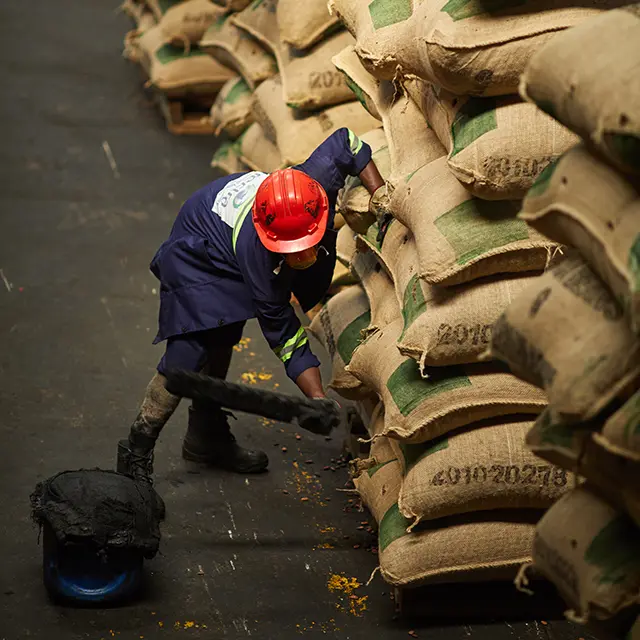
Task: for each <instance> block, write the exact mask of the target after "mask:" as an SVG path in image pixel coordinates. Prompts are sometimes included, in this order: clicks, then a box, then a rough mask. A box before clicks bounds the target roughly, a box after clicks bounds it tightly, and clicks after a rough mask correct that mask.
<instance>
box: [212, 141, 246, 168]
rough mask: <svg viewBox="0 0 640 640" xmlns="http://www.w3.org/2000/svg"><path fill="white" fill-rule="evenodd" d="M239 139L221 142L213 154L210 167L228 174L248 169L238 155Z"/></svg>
mask: <svg viewBox="0 0 640 640" xmlns="http://www.w3.org/2000/svg"><path fill="white" fill-rule="evenodd" d="M240 142H241V141H240V140H236V141H234V142H223V143H222V144H221V145H220V146H219V147H218V150H217V151H216V152H215V153H214V154H213V158H212V159H211V167H212V168H213V169H219V170H220V171H222V172H224V173H226V174H227V175H228V174H231V173H239V172H240V171H249V167H248V166H247V165H246V164H245V163H244V162H242V159H241V156H240Z"/></svg>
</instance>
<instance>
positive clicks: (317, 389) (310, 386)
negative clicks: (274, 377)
mask: <svg viewBox="0 0 640 640" xmlns="http://www.w3.org/2000/svg"><path fill="white" fill-rule="evenodd" d="M295 382H296V384H297V385H298V387H300V390H301V391H302V393H304V395H305V396H307V398H324V397H325V395H324V389H323V388H322V378H321V377H320V369H319V368H318V367H311V368H310V369H305V370H304V371H303V372H302V373H301V374H300V375H299V376H298V377H297V378H296V380H295Z"/></svg>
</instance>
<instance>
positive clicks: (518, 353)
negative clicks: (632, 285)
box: [491, 254, 640, 422]
mask: <svg viewBox="0 0 640 640" xmlns="http://www.w3.org/2000/svg"><path fill="white" fill-rule="evenodd" d="M491 353H492V355H493V356H494V357H495V358H498V359H499V360H502V361H503V362H506V363H507V364H508V365H509V368H510V369H511V370H512V371H513V372H514V373H515V374H516V375H518V376H520V377H521V378H523V379H524V380H528V381H529V382H531V383H532V384H535V385H536V386H539V387H541V388H543V389H544V390H545V391H546V392H547V396H548V398H549V405H550V406H551V407H552V409H553V411H554V412H556V413H557V414H558V415H559V416H560V417H561V418H562V419H563V420H566V421H568V422H576V421H584V420H589V419H590V418H593V417H594V416H596V415H597V414H598V413H599V412H600V411H601V410H602V409H603V408H604V407H606V406H607V405H608V404H609V403H610V402H611V401H612V400H613V399H614V398H615V397H616V396H617V395H619V394H620V393H621V392H622V391H623V390H625V389H627V388H628V387H629V385H630V384H631V383H633V381H634V380H637V379H638V377H639V376H640V342H638V341H637V339H636V336H634V334H633V333H632V332H631V330H630V328H629V327H628V324H627V321H626V319H625V317H624V315H623V313H622V309H621V308H620V307H619V306H618V304H617V303H616V301H615V299H614V298H613V297H612V296H611V294H610V293H609V291H608V290H607V288H606V286H605V285H604V283H603V282H602V281H601V280H600V278H598V276H596V275H595V274H594V273H593V272H592V271H591V269H589V267H588V266H587V265H586V264H585V263H584V262H583V261H582V260H581V259H580V258H579V257H578V256H577V255H575V254H573V255H570V256H568V257H567V258H566V259H565V260H563V261H562V262H561V263H560V264H558V265H557V266H556V267H554V268H553V269H551V270H550V271H548V272H547V273H546V274H544V275H543V276H541V277H540V278H537V279H536V280H535V281H534V283H533V284H532V285H531V286H530V287H528V288H526V289H525V290H524V291H523V292H522V293H521V294H520V295H519V296H518V297H517V298H516V299H515V300H514V301H513V302H512V303H511V304H510V305H509V307H507V309H506V311H505V312H504V313H503V314H502V316H501V317H500V319H499V320H498V321H497V322H496V324H495V326H494V327H493V332H492V338H491Z"/></svg>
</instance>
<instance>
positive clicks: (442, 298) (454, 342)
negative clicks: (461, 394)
mask: <svg viewBox="0 0 640 640" xmlns="http://www.w3.org/2000/svg"><path fill="white" fill-rule="evenodd" d="M396 226H397V227H399V228H400V229H404V231H405V234H404V236H405V237H406V241H405V242H404V243H403V244H402V249H401V250H400V251H395V255H396V260H395V263H393V264H392V265H391V270H392V271H393V273H394V282H395V287H396V297H397V298H398V299H399V301H400V302H401V304H402V318H403V320H404V327H403V330H402V334H401V335H400V338H399V339H398V349H399V350H400V353H402V354H403V355H405V356H410V357H411V358H413V359H414V360H417V361H418V362H419V363H420V364H421V366H425V365H426V366H431V367H439V366H446V365H453V364H468V363H472V362H478V361H479V360H481V359H483V358H481V356H484V354H485V352H486V350H487V349H488V347H489V343H490V340H491V331H492V328H493V324H494V322H495V321H496V320H497V319H498V318H499V317H500V314H501V313H502V312H503V311H504V309H505V308H506V307H507V305H508V304H509V303H510V302H511V300H512V299H514V298H515V297H516V296H517V295H518V294H519V293H520V292H521V291H523V290H524V289H525V288H526V287H528V286H530V285H531V284H532V282H533V279H534V278H535V276H530V277H517V276H509V277H500V278H485V279H482V280H478V281H475V282H472V283H470V284H466V285H457V286H455V287H447V288H444V287H436V286H432V285H429V284H427V283H426V282H425V281H424V280H421V279H420V278H419V277H418V274H417V272H418V250H417V247H416V242H415V238H414V237H413V234H412V233H411V232H410V231H409V230H408V229H406V228H404V227H402V225H400V223H399V222H397V221H396V222H394V223H393V224H392V226H391V227H390V230H389V231H390V232H391V231H392V230H394V229H395V227H396ZM388 239H389V234H387V237H385V241H384V243H383V250H384V245H385V244H386V242H387V241H388Z"/></svg>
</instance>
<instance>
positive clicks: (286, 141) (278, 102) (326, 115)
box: [254, 76, 379, 166]
mask: <svg viewBox="0 0 640 640" xmlns="http://www.w3.org/2000/svg"><path fill="white" fill-rule="evenodd" d="M254 116H255V118H256V121H257V122H259V123H260V124H261V126H262V128H263V129H264V130H265V133H266V134H267V137H272V141H273V142H275V143H276V144H277V145H278V149H279V150H280V154H281V155H282V159H283V161H284V162H285V163H286V164H287V165H288V166H290V165H294V164H300V163H302V162H304V161H305V160H306V159H307V158H308V157H309V156H310V155H311V153H312V152H313V151H314V150H315V149H316V147H317V146H318V145H319V144H320V143H322V142H323V141H324V140H326V138H327V136H329V135H330V134H332V133H333V132H334V131H337V130H338V129H340V128H342V127H346V128H347V129H350V130H351V131H352V132H353V133H354V134H355V135H357V136H360V135H362V134H364V133H366V132H367V131H371V129H373V128H376V127H377V126H378V124H379V123H378V121H377V120H376V119H375V118H373V117H371V116H370V115H369V114H368V113H367V112H366V111H365V110H364V109H363V108H362V105H360V103H359V102H348V103H346V104H341V105H338V106H336V107H329V108H328V109H325V110H324V111H318V112H317V113H313V114H310V115H306V116H302V115H301V114H300V113H299V112H296V111H295V110H294V109H291V108H290V107H288V106H287V105H286V104H285V102H284V101H283V100H282V84H281V81H280V78H279V76H274V77H273V78H269V79H268V80H265V81H264V82H263V83H262V84H261V85H260V86H259V87H258V88H257V90H256V92H255V93H254Z"/></svg>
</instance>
